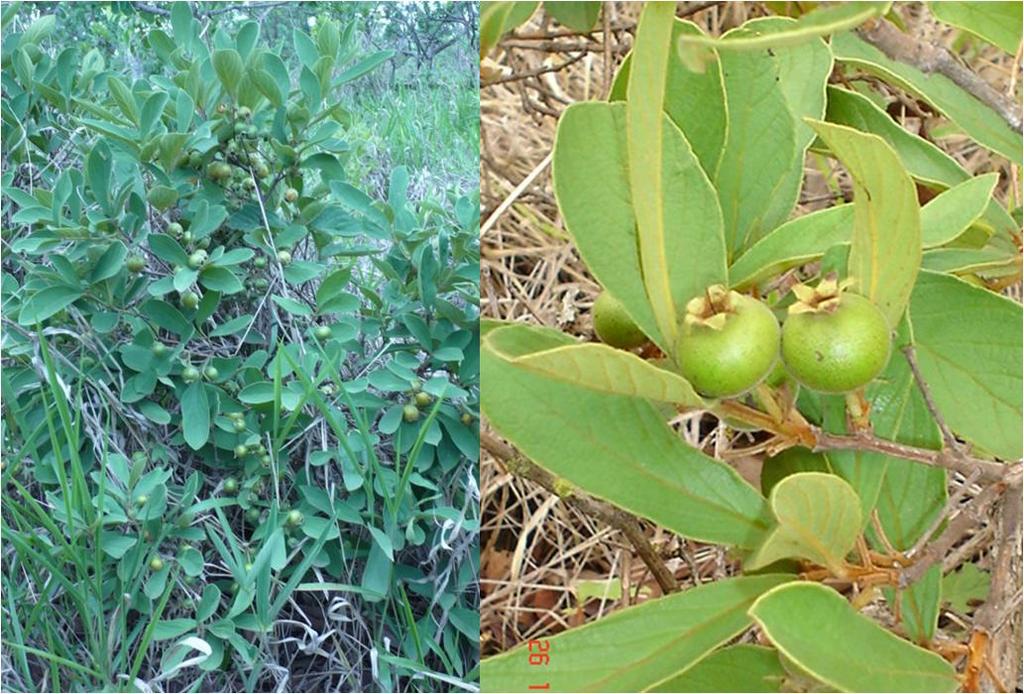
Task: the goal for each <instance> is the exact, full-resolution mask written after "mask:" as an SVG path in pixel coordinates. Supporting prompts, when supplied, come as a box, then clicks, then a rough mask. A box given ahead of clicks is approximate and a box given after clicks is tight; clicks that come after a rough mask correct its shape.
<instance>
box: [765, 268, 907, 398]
mask: <svg viewBox="0 0 1024 694" xmlns="http://www.w3.org/2000/svg"><path fill="white" fill-rule="evenodd" d="M826 281H827V280H826ZM823 284H824V282H823ZM820 289H821V287H820V285H819V291H820ZM826 293H827V292H826ZM798 296H799V294H798ZM807 298H808V299H809V301H807V302H805V301H803V300H800V301H797V302H796V303H795V304H793V305H792V306H791V307H790V309H789V310H790V315H789V316H788V317H787V318H786V322H785V325H783V326H782V359H783V361H784V362H785V363H786V369H787V370H788V371H789V373H791V374H792V375H793V377H794V378H796V380H798V381H799V382H800V383H802V384H803V385H805V386H807V387H808V388H810V389H811V390H816V391H818V392H821V393H848V392H850V391H852V390H856V389H857V388H860V387H861V386H863V385H866V384H867V383H869V382H870V381H871V380H872V379H874V378H875V376H877V375H878V374H880V373H881V372H882V369H884V368H885V365H886V364H887V363H888V361H889V351H890V348H891V346H892V340H891V337H890V330H889V324H888V322H887V321H886V319H885V316H884V315H883V314H882V312H881V311H880V310H879V309H878V307H877V306H875V305H874V304H873V303H871V302H870V301H869V300H868V299H866V298H864V297H863V296H860V295H859V294H852V293H849V292H847V293H839V294H837V295H834V296H831V297H829V296H825V297H824V298H822V296H821V295H820V294H816V295H815V296H814V297H811V296H809V295H808V296H807Z"/></svg>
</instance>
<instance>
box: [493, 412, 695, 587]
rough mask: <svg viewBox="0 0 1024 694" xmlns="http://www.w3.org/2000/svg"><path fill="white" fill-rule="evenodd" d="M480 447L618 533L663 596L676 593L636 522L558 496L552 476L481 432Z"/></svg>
mask: <svg viewBox="0 0 1024 694" xmlns="http://www.w3.org/2000/svg"><path fill="white" fill-rule="evenodd" d="M480 446H481V447H482V448H483V449H485V450H486V451H488V452H489V453H490V454H491V455H493V456H494V457H495V458H497V459H498V460H499V461H501V462H502V463H503V464H504V466H505V467H506V468H507V469H508V470H509V472H511V473H512V474H514V475H516V476H518V477H523V478H525V479H528V480H530V481H532V482H536V483H537V484H539V485H540V486H542V487H544V488H545V489H547V490H548V491H549V492H551V493H552V494H556V495H558V496H559V497H561V498H562V500H563V501H565V502H566V503H567V504H570V505H572V506H574V507H575V508H577V509H578V510H580V511H582V512H583V513H585V514H586V515H588V516H593V517H595V518H598V519H600V520H601V521H603V522H605V523H607V524H608V525H610V526H611V527H613V528H615V529H616V530H618V531H619V532H621V533H622V534H623V535H625V536H626V539H627V540H629V542H630V543H631V544H632V545H633V547H634V548H635V549H636V553H637V555H639V557H640V559H641V560H642V561H643V562H644V564H646V565H647V568H648V569H649V570H650V572H651V574H652V575H653V576H654V580H656V581H657V582H658V585H659V586H660V587H661V591H662V593H665V594H666V595H667V594H669V593H675V592H677V591H678V590H679V584H678V583H677V582H676V579H675V576H673V575H672V573H671V572H669V570H668V569H667V568H666V567H665V564H664V563H663V562H662V561H661V558H660V557H659V556H658V553H657V552H656V551H655V550H654V548H653V547H652V546H651V543H650V542H649V541H648V540H647V536H646V535H644V532H643V530H642V529H641V528H640V523H639V522H637V520H636V518H634V517H633V516H631V515H630V514H628V513H626V512H625V511H622V510H620V509H617V508H615V507H614V506H612V505H611V504H607V503H605V502H603V501H598V500H597V499H594V498H593V497H590V496H587V495H585V494H583V493H582V492H580V491H579V490H573V492H572V493H571V494H569V495H565V494H564V493H559V490H558V487H559V484H558V480H557V479H556V478H555V477H554V476H553V475H552V474H551V473H549V472H547V471H546V470H543V469H541V468H540V467H538V466H537V465H536V464H534V463H533V462H531V461H529V460H527V459H526V458H524V457H523V456H522V455H520V454H519V453H518V452H517V451H516V450H515V449H514V448H512V447H511V446H509V445H508V444H507V443H505V442H503V441H500V440H499V439H497V438H496V437H494V436H492V435H491V434H489V433H487V432H486V431H481V432H480Z"/></svg>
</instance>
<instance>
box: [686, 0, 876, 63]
mask: <svg viewBox="0 0 1024 694" xmlns="http://www.w3.org/2000/svg"><path fill="white" fill-rule="evenodd" d="M891 4H892V3H889V2H854V3H846V4H842V5H830V6H821V7H818V8H815V9H813V10H811V11H810V12H807V13H805V14H802V15H801V16H800V18H799V19H797V20H795V21H793V22H792V23H791V26H789V27H787V28H786V29H785V30H784V31H773V32H770V33H767V34H761V33H757V32H754V33H752V34H745V35H736V34H732V35H727V36H725V37H723V38H712V37H709V36H684V37H681V38H680V39H679V45H680V47H681V48H682V47H683V46H685V45H686V44H694V45H698V46H711V47H714V48H722V49H729V50H743V51H758V50H763V49H766V48H773V49H774V48H782V47H785V46H796V45H800V44H804V43H808V42H810V41H812V40H814V39H816V38H818V37H820V36H827V35H829V34H834V33H836V32H837V31H845V30H846V29H852V28H853V27H855V26H857V25H859V24H861V23H863V22H865V21H867V20H868V19H870V18H872V17H877V16H881V15H883V14H885V13H886V12H887V11H888V8H889V5H891Z"/></svg>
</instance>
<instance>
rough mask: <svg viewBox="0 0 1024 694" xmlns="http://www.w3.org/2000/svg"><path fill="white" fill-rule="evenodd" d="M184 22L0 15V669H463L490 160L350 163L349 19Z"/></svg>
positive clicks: (233, 679)
mask: <svg viewBox="0 0 1024 694" xmlns="http://www.w3.org/2000/svg"><path fill="white" fill-rule="evenodd" d="M168 7H170V11H169V15H166V16H165V14H164V13H165V12H166V11H165V10H163V9H162V8H157V11H156V12H157V14H153V13H150V12H147V11H145V10H144V9H143V10H134V9H126V8H125V7H124V6H122V4H115V5H114V6H99V5H85V6H84V7H74V8H70V7H56V8H55V7H52V6H42V5H40V6H39V7H36V6H34V5H24V6H22V7H20V8H18V7H14V6H5V9H4V17H3V21H4V30H5V40H4V54H3V61H4V62H3V76H2V80H3V92H4V96H3V146H2V155H3V162H4V174H3V178H2V188H3V211H2V213H3V220H4V224H3V226H4V246H5V253H4V258H3V278H2V287H0V289H2V300H3V311H4V316H5V323H6V324H7V325H8V326H9V329H6V330H5V331H4V335H3V342H2V348H3V353H2V354H3V373H2V389H3V401H4V415H5V416H4V419H3V443H4V458H5V462H6V464H5V467H4V469H3V489H4V492H3V493H4V504H3V539H4V546H5V548H10V553H9V554H7V555H6V556H5V562H4V570H3V576H2V580H3V590H4V593H5V595H6V597H7V599H8V601H9V602H8V603H7V605H9V606H10V609H5V610H4V615H3V632H4V642H5V646H10V647H11V648H10V651H9V652H10V653H11V655H12V660H11V663H12V666H13V669H12V670H10V671H9V672H7V673H5V676H4V677H5V687H7V686H9V687H10V688H14V689H22V690H26V691H35V690H37V689H38V687H47V688H52V689H53V690H54V691H63V690H75V691H86V690H88V691H93V690H100V691H124V690H128V691H135V690H136V689H137V688H138V687H141V686H146V687H150V686H152V687H154V688H155V687H157V686H160V687H164V688H175V689H177V688H182V689H187V688H195V689H197V690H209V691H229V690H231V689H235V690H244V691H256V690H259V689H267V688H276V687H278V686H280V684H281V682H282V680H281V678H282V677H283V676H288V675H289V674H290V676H291V679H290V680H289V682H290V685H289V686H290V687H294V689H293V691H301V690H303V689H310V688H313V689H317V688H320V687H322V686H324V683H325V682H327V681H328V680H327V679H324V678H323V677H322V676H321V675H319V674H318V673H319V672H329V671H332V670H336V671H337V672H342V673H343V674H341V675H328V676H327V677H328V678H333V679H331V681H333V682H334V683H335V684H334V685H332V686H337V687H339V688H342V689H350V690H356V691H368V690H375V689H376V690H382V691H394V690H398V689H402V690H417V689H421V688H422V689H426V690H434V688H435V686H436V684H437V682H438V681H439V680H440V681H448V682H458V683H460V684H461V683H470V682H473V681H474V680H475V679H476V663H477V659H478V641H479V635H478V625H477V623H476V617H475V616H474V615H475V610H476V607H477V599H478V598H477V593H476V573H477V550H476V539H475V538H476V536H477V531H478V524H479V521H478V518H477V514H478V511H477V498H478V497H477V491H476V490H477V483H476V471H475V470H476V461H477V457H478V431H477V426H476V421H477V420H476V417H475V413H476V409H477V399H478V392H479V360H478V358H477V356H476V353H477V345H478V344H479V331H478V320H477V316H478V245H477V227H478V222H479V219H478V202H477V200H476V198H475V196H474V195H473V194H472V193H470V192H469V191H470V187H469V186H467V185H466V181H467V180H474V179H475V178H476V163H475V161H474V162H472V163H471V164H467V158H466V156H465V155H464V154H459V155H458V156H456V157H455V161H454V163H452V164H451V165H450V168H451V169H452V170H454V169H455V168H457V167H459V166H461V167H463V168H462V170H461V172H460V174H459V175H458V176H455V175H453V176H450V177H448V178H445V177H444V173H441V174H439V175H438V176H437V177H436V178H434V179H433V180H432V181H431V182H430V185H429V186H424V185H417V182H416V180H415V178H414V173H415V170H416V169H410V167H421V166H428V165H429V163H430V161H429V159H428V154H427V153H425V152H424V151H420V152H419V153H418V156H419V159H417V160H404V159H403V156H404V155H403V152H402V151H394V152H392V151H390V150H388V156H387V157H386V158H385V157H376V158H370V157H367V156H365V155H366V152H365V151H362V150H360V149H358V147H357V146H356V143H358V142H360V141H361V140H360V134H359V133H360V129H361V128H362V129H366V128H379V127H380V125H381V121H380V119H379V117H378V116H379V113H378V111H377V110H376V108H377V107H379V104H382V103H384V102H385V95H386V93H387V89H388V85H387V83H386V82H383V81H382V82H381V83H380V84H378V85H376V86H375V89H377V92H376V93H377V96H378V106H377V107H375V108H374V109H369V110H368V111H366V112H362V111H360V107H359V104H353V103H352V102H351V101H350V100H349V99H348V98H347V97H346V94H347V93H348V91H349V90H351V89H353V88H354V85H360V86H362V81H363V80H367V79H371V78H372V77H373V76H374V75H375V73H379V72H380V71H381V70H382V69H383V67H384V65H385V64H386V63H387V62H388V61H390V60H392V59H396V60H397V57H396V53H395V51H393V50H379V51H367V50H365V49H364V48H363V43H364V42H363V39H362V36H361V34H360V33H357V31H358V30H360V22H359V16H358V15H355V16H353V15H349V16H348V20H349V21H347V22H344V23H343V22H339V21H336V20H335V19H332V17H331V16H330V15H329V14H323V15H320V16H319V17H315V18H314V19H316V20H317V21H314V22H310V23H309V24H310V26H311V27H312V28H313V31H312V32H311V33H306V32H305V31H304V30H302V29H301V28H299V26H300V25H301V24H305V23H306V21H305V20H306V16H302V15H300V16H298V17H297V16H296V15H295V14H292V13H290V12H284V13H283V14H282V15H280V16H282V17H284V18H285V20H284V21H283V24H284V25H289V24H291V25H292V26H289V30H288V32H287V37H285V36H283V35H282V34H281V26H278V25H275V22H274V21H271V20H268V21H265V22H262V23H261V22H257V21H255V20H252V19H250V18H249V17H248V12H247V10H245V9H239V10H236V11H234V12H232V13H231V15H230V16H228V17H223V18H221V14H220V13H218V12H217V11H216V9H215V6H213V7H205V8H204V6H203V5H202V4H190V3H175V4H173V6H168ZM254 7H255V6H254ZM441 9H442V10H443V9H444V7H443V6H442V7H441ZM289 10H290V8H289ZM46 12H51V13H49V14H46ZM76 18H77V19H78V20H80V21H84V22H86V23H88V22H93V23H94V24H95V26H96V27H103V28H105V30H106V34H104V33H103V32H98V35H99V36H100V37H101V42H100V46H98V47H97V48H96V49H90V50H89V52H88V53H86V54H85V55H84V56H80V55H79V50H80V49H79V47H78V46H77V45H76V44H75V41H73V40H72V38H73V32H74V31H75V28H73V25H69V22H70V21H71V20H74V19H76ZM58 36H63V37H65V38H67V39H68V40H67V42H62V41H60V40H58V39H57V37H58ZM8 37H9V38H10V40H8ZM468 38H469V39H472V38H474V37H472V36H471V35H468ZM469 48H470V55H472V50H473V48H474V47H473V46H472V43H471V41H470V46H469ZM126 55H135V56H138V57H137V60H135V61H133V62H126ZM425 69H426V68H425ZM473 79H475V67H473V68H472V69H470V70H468V75H466V76H465V77H464V78H463V82H464V83H465V84H467V85H468V84H470V83H471V81H472V80H473ZM427 81H429V80H427ZM453 83H454V80H452V82H450V83H449V84H453ZM472 89H473V94H474V95H475V87H473V88H472ZM411 91H415V90H413V89H408V90H407V93H408V92H411ZM464 91H465V90H464ZM412 98H414V99H418V98H421V97H420V96H416V97H412ZM423 98H426V99H428V100H433V101H437V99H438V96H437V94H433V93H431V94H428V95H427V96H426V97H423ZM474 98H475V97H474ZM393 108H394V109H395V112H396V113H400V111H401V108H402V105H401V104H398V105H395V106H394V107H393ZM432 115H436V114H430V113H426V114H424V119H426V118H429V117H431V116H432ZM367 118H369V119H371V120H369V121H366V120H364V119H367ZM401 118H403V119H404V120H403V121H402V122H405V123H409V124H414V125H413V126H410V127H416V128H422V129H426V128H428V127H430V126H429V124H426V125H424V124H423V123H420V122H414V121H415V119H416V114H415V113H412V114H409V113H405V114H401ZM456 133H458V135H457V136H456ZM445 138H448V147H450V148H451V149H452V150H453V151H454V150H456V149H457V148H458V147H459V146H460V143H462V142H465V141H473V142H474V144H473V147H474V149H475V146H476V145H475V140H476V132H475V121H474V120H473V119H468V118H462V119H461V120H457V121H456V120H453V121H452V122H451V124H450V126H449V127H448V128H447V129H446V130H443V131H441V132H440V133H438V134H437V135H436V136H435V139H434V140H433V141H431V142H429V143H427V144H426V145H425V148H429V149H431V152H430V153H429V157H437V158H444V157H445V156H446V154H445V151H446V148H445V147H442V143H443V142H444V141H445ZM400 144H401V143H400V141H386V144H384V145H383V147H384V148H387V147H390V146H392V145H394V146H399V145H400ZM360 156H361V157H363V160H362V161H360V162H358V165H354V164H353V159H354V158H356V157H360ZM378 167H386V168H383V169H381V168H378ZM445 170H447V169H445ZM378 179H381V180H384V181H387V185H386V187H384V189H383V190H381V189H379V188H378V187H377V186H376V185H374V181H375V180H378ZM367 188H369V192H364V190H366V189H367ZM420 388H422V391H423V392H424V393H428V394H429V395H430V396H431V398H430V403H429V406H428V407H426V408H424V409H423V412H422V416H421V417H420V418H418V421H415V422H403V421H402V420H401V412H402V408H403V407H404V406H405V405H406V403H407V402H409V401H411V399H412V398H413V397H414V394H415V393H414V391H416V390H419V389H420ZM467 414H469V415H471V416H470V417H469V419H468V421H469V423H468V424H467V423H466V418H465V415H467ZM325 620H327V621H325ZM296 656H298V657H299V658H300V660H302V661H303V662H305V663H306V664H305V665H302V666H297V669H294V670H291V671H289V670H288V669H286V668H288V667H290V666H289V665H288V663H290V662H291V661H292V660H293V659H294V658H295V657H296ZM378 656H379V657H378ZM385 656H387V657H385ZM371 661H372V662H371ZM340 663H345V667H344V668H339V667H338V665H339V664H340ZM282 666H284V667H282ZM8 677H9V678H10V679H7V678H8Z"/></svg>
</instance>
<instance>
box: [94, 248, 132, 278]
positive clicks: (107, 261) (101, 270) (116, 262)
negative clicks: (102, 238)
mask: <svg viewBox="0 0 1024 694" xmlns="http://www.w3.org/2000/svg"><path fill="white" fill-rule="evenodd" d="M127 255H128V249H127V248H125V246H124V244H123V243H121V242H120V241H115V242H114V243H112V244H110V247H109V248H107V250H106V252H104V253H103V255H101V256H100V259H99V260H97V261H96V265H94V266H93V268H92V272H91V273H90V274H89V281H90V282H91V283H92V284H96V283H97V282H102V281H103V280H105V279H110V278H111V277H113V276H114V275H116V274H117V273H118V272H120V271H121V268H122V267H124V259H125V257H126V256H127Z"/></svg>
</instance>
